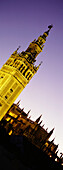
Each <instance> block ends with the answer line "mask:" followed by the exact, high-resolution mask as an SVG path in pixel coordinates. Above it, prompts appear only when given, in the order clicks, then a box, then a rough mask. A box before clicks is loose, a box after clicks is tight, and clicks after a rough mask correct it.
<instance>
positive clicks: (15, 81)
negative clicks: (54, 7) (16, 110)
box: [0, 25, 52, 120]
mask: <svg viewBox="0 0 63 170" xmlns="http://www.w3.org/2000/svg"><path fill="white" fill-rule="evenodd" d="M51 28H52V25H50V26H48V31H47V32H45V33H44V34H43V35H41V36H40V37H39V38H38V39H37V40H34V41H33V42H32V43H30V45H29V47H28V48H27V49H26V51H22V52H21V53H18V49H19V48H17V50H16V51H15V52H14V53H13V54H12V55H11V56H10V58H9V59H8V60H7V62H6V63H5V64H4V65H3V66H2V68H1V70H0V120H1V119H2V118H3V117H4V115H5V114H6V113H7V111H8V110H9V108H10V107H11V106H12V104H13V102H14V101H15V100H16V98H17V97H18V96H19V94H20V93H21V92H22V90H23V89H24V88H25V86H26V85H27V84H28V83H29V81H30V80H31V78H32V77H33V76H34V74H35V73H36V72H37V70H38V69H39V66H40V64H39V66H35V65H34V63H35V61H36V57H37V55H38V54H39V53H40V52H42V49H43V44H44V43H45V41H46V37H47V36H48V34H49V31H50V29H51Z"/></svg>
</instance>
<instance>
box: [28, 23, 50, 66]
mask: <svg viewBox="0 0 63 170" xmlns="http://www.w3.org/2000/svg"><path fill="white" fill-rule="evenodd" d="M52 27H53V25H49V26H48V30H47V31H46V32H44V33H43V35H40V36H39V37H38V39H37V40H36V39H35V40H34V41H32V42H31V43H30V45H29V47H28V48H27V49H26V51H25V52H26V53H27V54H28V56H29V57H28V60H29V62H31V63H34V62H35V61H36V57H37V55H38V54H39V53H40V52H42V50H43V47H44V43H45V42H46V38H47V36H48V35H49V32H50V30H51V28H52Z"/></svg>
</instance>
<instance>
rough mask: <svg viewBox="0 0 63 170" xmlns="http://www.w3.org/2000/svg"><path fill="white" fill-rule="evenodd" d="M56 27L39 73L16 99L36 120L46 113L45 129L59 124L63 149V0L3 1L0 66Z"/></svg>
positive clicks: (0, 7)
mask: <svg viewBox="0 0 63 170" xmlns="http://www.w3.org/2000/svg"><path fill="white" fill-rule="evenodd" d="M49 24H53V28H52V30H51V32H50V34H49V36H48V38H47V41H46V43H45V47H44V49H43V52H42V53H40V55H39V56H38V57H37V64H39V63H40V61H43V64H42V66H41V67H40V69H39V71H38V72H37V74H36V75H35V76H34V77H33V78H32V80H31V81H30V83H29V84H28V85H27V86H26V88H25V89H24V90H23V92H22V94H21V95H20V96H19V98H18V99H17V100H16V102H17V101H18V100H19V99H21V105H20V106H21V107H24V108H25V111H26V112H27V111H28V110H29V109H31V113H30V115H31V118H32V119H33V120H35V119H36V118H37V117H38V116H39V115H40V114H43V117H42V118H43V123H42V124H45V126H44V128H47V127H48V132H49V131H50V130H51V129H52V128H53V127H55V131H54V134H53V135H52V136H53V138H54V136H55V137H56V138H55V143H56V144H58V143H59V149H60V152H61V151H62V152H63V129H62V128H63V55H62V54H63V0H0V68H1V67H2V65H3V64H4V63H5V61H6V60H7V59H8V58H9V57H10V55H11V54H12V53H13V51H14V50H16V48H17V47H18V46H19V45H21V49H20V50H19V51H22V50H25V49H26V48H27V47H28V45H29V43H30V42H31V41H33V40H34V39H35V38H36V39H37V38H38V36H39V35H41V34H43V32H44V31H47V27H48V25H49Z"/></svg>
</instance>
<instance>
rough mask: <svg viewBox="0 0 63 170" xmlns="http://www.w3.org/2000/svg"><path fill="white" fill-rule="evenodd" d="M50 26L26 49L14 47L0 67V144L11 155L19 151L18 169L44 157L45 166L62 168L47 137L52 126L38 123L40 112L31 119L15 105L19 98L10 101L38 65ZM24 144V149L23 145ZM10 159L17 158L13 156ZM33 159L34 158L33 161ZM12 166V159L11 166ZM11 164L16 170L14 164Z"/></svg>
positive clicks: (62, 162) (56, 147) (27, 166)
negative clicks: (34, 119)
mask: <svg viewBox="0 0 63 170" xmlns="http://www.w3.org/2000/svg"><path fill="white" fill-rule="evenodd" d="M51 28H52V25H49V26H48V30H47V31H46V32H44V34H43V35H40V36H39V37H38V39H37V40H36V39H35V40H34V41H33V42H31V43H30V45H29V47H28V48H27V49H26V51H22V52H21V53H18V49H19V48H17V50H16V51H15V52H14V53H13V54H12V55H11V56H10V58H9V59H8V60H7V61H6V63H5V64H4V65H3V67H2V68H1V69H0V138H1V141H0V145H3V146H4V148H6V150H7V151H6V153H8V152H9V153H8V154H10V153H11V150H12V156H14V155H13V154H15V153H16V155H20V158H21V161H22V163H21V164H20V163H19V164H20V166H19V168H18V169H20V168H21V166H22V169H27V168H28V169H30V170H31V169H37V167H39V163H40V167H41V163H45V159H46V164H47V167H48V168H51V167H55V168H58V167H59V168H60V169H62V168H63V166H62V164H63V158H62V153H61V157H58V155H57V153H58V145H56V144H54V139H53V140H52V141H50V140H49V138H50V136H51V135H52V133H53V131H54V128H53V129H52V130H51V131H50V132H48V131H47V129H44V127H43V126H41V123H42V120H41V117H42V115H40V116H39V118H37V119H36V121H33V120H31V119H30V117H29V112H30V111H29V112H28V113H25V112H24V110H23V109H21V108H20V107H19V102H18V103H17V104H14V101H15V100H16V99H17V97H18V96H19V94H20V93H21V92H22V90H23V89H24V88H25V86H26V85H27V84H28V83H29V81H30V80H31V78H32V77H33V76H34V74H35V73H36V72H37V71H38V69H39V67H40V65H41V63H40V64H39V65H38V66H36V65H35V61H36V57H37V55H38V54H39V53H40V52H42V50H43V47H44V43H45V41H46V38H47V36H48V35H49V32H50V30H51ZM4 140H5V141H4ZM24 143H25V144H24ZM8 145H9V146H8ZM25 145H26V149H25V147H24V146H25ZM9 148H11V150H9ZM31 148H32V149H31ZM30 150H31V152H30ZM32 150H33V151H32ZM27 152H28V153H29V154H27ZM3 154H4V152H3ZM32 154H33V155H35V157H34V156H32V157H33V158H32V157H31V155H32ZM29 155H30V157H31V160H32V161H30V160H29V161H28V160H27V158H26V157H27V156H28V159H29ZM10 157H11V156H10ZM20 158H19V159H20ZM35 158H36V159H37V160H39V158H40V160H41V159H43V160H41V161H38V162H39V163H37V162H36V161H35ZM13 159H16V161H17V156H16V158H15V157H14V158H13ZM23 159H24V160H23ZM33 160H34V161H35V162H34V163H33ZM8 161H9V160H8ZM11 162H12V161H11ZM15 165H16V162H15ZM13 166H14V165H13V162H12V167H13ZM31 166H32V167H31ZM34 167H35V168H34ZM14 168H15V170H16V169H17V165H16V167H14ZM14 168H13V170H14ZM2 169H4V168H2ZM39 169H40V168H39Z"/></svg>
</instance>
